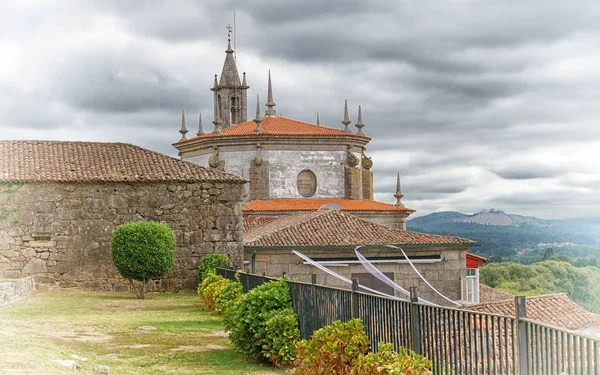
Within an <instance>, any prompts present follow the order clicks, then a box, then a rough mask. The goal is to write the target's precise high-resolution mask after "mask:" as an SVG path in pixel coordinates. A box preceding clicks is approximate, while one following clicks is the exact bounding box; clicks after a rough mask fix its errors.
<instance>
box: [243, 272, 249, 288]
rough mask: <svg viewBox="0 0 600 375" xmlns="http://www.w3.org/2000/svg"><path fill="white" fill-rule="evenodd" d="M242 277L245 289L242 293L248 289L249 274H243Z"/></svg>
mask: <svg viewBox="0 0 600 375" xmlns="http://www.w3.org/2000/svg"><path fill="white" fill-rule="evenodd" d="M243 277H244V288H245V289H246V290H244V293H248V292H249V291H250V275H248V274H247V273H244V274H243Z"/></svg>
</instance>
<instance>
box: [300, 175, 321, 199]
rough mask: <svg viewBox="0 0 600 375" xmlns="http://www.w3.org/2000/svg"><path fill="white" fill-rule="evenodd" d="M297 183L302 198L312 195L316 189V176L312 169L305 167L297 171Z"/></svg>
mask: <svg viewBox="0 0 600 375" xmlns="http://www.w3.org/2000/svg"><path fill="white" fill-rule="evenodd" d="M297 185H298V193H300V195H302V196H303V197H304V198H309V197H312V196H313V195H315V192H316V191H317V176H315V174H314V173H313V172H312V171H310V170H308V169H305V170H303V171H302V172H300V173H298V181H297Z"/></svg>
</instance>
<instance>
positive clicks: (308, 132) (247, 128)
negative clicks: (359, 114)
mask: <svg viewBox="0 0 600 375" xmlns="http://www.w3.org/2000/svg"><path fill="white" fill-rule="evenodd" d="M260 126H261V127H262V128H263V131H262V132H260V133H258V132H255V131H254V129H255V128H256V123H255V122H254V121H253V120H249V121H246V122H242V123H240V124H237V125H233V126H229V127H227V128H225V129H223V133H219V134H217V133H206V134H202V135H199V136H196V137H193V138H190V139H187V140H185V141H180V142H176V143H174V145H175V144H184V143H187V142H190V141H192V140H197V139H207V138H220V137H234V136H244V135H252V136H267V135H283V136H285V135H293V136H315V135H317V136H344V137H348V136H350V137H359V138H364V139H367V140H369V139H371V138H370V137H367V136H366V135H359V134H356V133H345V132H343V131H342V130H340V129H334V128H328V127H326V126H321V125H314V124H309V123H307V122H303V121H298V120H292V119H290V118H287V117H265V118H264V120H263V122H262V123H261V125H260Z"/></svg>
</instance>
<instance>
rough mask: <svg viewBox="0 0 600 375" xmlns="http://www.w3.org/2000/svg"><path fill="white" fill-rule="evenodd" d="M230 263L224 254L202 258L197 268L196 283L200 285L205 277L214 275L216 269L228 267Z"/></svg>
mask: <svg viewBox="0 0 600 375" xmlns="http://www.w3.org/2000/svg"><path fill="white" fill-rule="evenodd" d="M230 265H231V262H230V261H229V258H227V255H225V254H218V253H217V254H208V255H206V256H204V257H203V258H202V261H201V262H200V265H199V266H198V283H201V282H202V280H203V279H204V278H205V277H206V275H208V274H211V273H213V274H214V273H215V272H216V268H217V267H225V266H230Z"/></svg>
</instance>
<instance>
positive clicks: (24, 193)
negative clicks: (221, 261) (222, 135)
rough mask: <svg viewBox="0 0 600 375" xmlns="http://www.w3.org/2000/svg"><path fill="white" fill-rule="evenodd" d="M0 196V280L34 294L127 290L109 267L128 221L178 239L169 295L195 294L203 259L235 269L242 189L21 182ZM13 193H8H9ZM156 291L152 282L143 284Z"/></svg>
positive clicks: (238, 257) (211, 185)
mask: <svg viewBox="0 0 600 375" xmlns="http://www.w3.org/2000/svg"><path fill="white" fill-rule="evenodd" d="M20 185H21V186H20V188H19V189H18V191H16V192H14V191H13V192H12V193H11V194H10V195H8V194H7V193H6V192H4V193H2V191H0V204H1V203H2V202H7V203H5V204H4V210H5V211H6V212H7V213H5V214H3V215H2V216H0V278H20V277H24V276H29V275H34V276H35V280H36V284H37V286H38V287H40V288H68V287H78V288H83V289H94V290H108V291H120V290H128V289H129V284H128V283H127V282H126V280H123V279H122V278H121V277H120V275H119V273H118V271H117V270H116V268H115V267H114V265H113V264H112V261H111V256H110V241H111V238H112V232H113V230H114V229H115V227H117V226H118V225H120V224H123V223H126V222H129V221H140V220H145V221H150V220H154V221H160V222H163V223H165V224H167V225H169V226H170V227H171V228H172V229H173V230H174V231H175V234H176V237H177V252H176V262H175V266H174V267H173V270H172V271H171V272H170V273H169V274H168V276H167V277H166V278H164V279H163V281H162V283H161V287H163V288H166V289H168V290H173V291H178V290H195V288H196V286H197V282H196V278H197V267H198V264H199V261H200V259H201V258H202V256H203V255H205V254H210V253H224V254H227V255H228V256H229V257H230V258H231V259H232V261H233V262H235V263H237V264H241V262H242V257H243V247H242V215H241V203H240V202H241V198H242V189H243V186H242V185H241V184H229V183H218V182H202V183H200V182H198V183H175V182H174V183H119V182H111V183H25V184H20ZM13 190H14V189H13ZM149 286H150V287H151V288H152V287H156V285H154V283H153V282H150V285H149Z"/></svg>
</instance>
